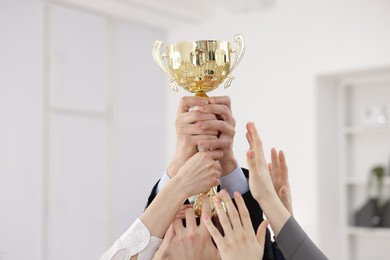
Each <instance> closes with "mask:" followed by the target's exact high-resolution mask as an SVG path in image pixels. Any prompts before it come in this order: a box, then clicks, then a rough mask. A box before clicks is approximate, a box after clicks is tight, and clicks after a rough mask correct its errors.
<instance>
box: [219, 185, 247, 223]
mask: <svg viewBox="0 0 390 260" xmlns="http://www.w3.org/2000/svg"><path fill="white" fill-rule="evenodd" d="M219 196H220V198H221V199H222V201H223V203H224V204H225V207H226V210H227V212H228V214H229V219H230V223H231V225H232V227H233V230H234V229H236V228H238V227H241V220H240V216H239V214H238V212H237V209H236V207H235V206H234V204H233V202H232V199H231V198H230V196H229V194H228V193H227V192H226V191H225V190H221V191H220V192H219ZM221 205H222V204H221ZM217 209H218V208H217ZM221 209H222V212H221V214H225V215H226V213H225V212H224V210H223V208H221ZM219 215H220V212H219V211H218V216H219ZM229 226H230V225H229ZM224 230H225V228H224ZM228 230H229V229H228Z"/></svg>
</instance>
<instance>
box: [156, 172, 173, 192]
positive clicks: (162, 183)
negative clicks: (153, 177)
mask: <svg viewBox="0 0 390 260" xmlns="http://www.w3.org/2000/svg"><path fill="white" fill-rule="evenodd" d="M170 180H171V177H169V175H168V173H167V172H165V173H164V174H163V176H162V177H161V179H160V181H159V182H158V185H157V189H156V192H157V193H159V192H160V190H161V189H162V188H163V187H164V186H165V184H167V183H168V181H170Z"/></svg>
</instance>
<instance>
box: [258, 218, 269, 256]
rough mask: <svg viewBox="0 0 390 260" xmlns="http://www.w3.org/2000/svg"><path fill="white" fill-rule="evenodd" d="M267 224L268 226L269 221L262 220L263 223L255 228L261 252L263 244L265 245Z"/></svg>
mask: <svg viewBox="0 0 390 260" xmlns="http://www.w3.org/2000/svg"><path fill="white" fill-rule="evenodd" d="M268 224H269V221H268V220H266V219H264V220H263V222H261V224H260V226H259V227H258V228H257V232H256V238H257V241H258V242H259V244H260V246H261V247H262V248H263V250H264V243H265V233H266V230H267V226H268Z"/></svg>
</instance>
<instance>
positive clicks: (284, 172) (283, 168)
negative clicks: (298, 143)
mask: <svg viewBox="0 0 390 260" xmlns="http://www.w3.org/2000/svg"><path fill="white" fill-rule="evenodd" d="M279 163H280V174H281V178H283V179H286V180H288V167H287V162H286V156H285V155H284V152H283V150H280V151H279Z"/></svg>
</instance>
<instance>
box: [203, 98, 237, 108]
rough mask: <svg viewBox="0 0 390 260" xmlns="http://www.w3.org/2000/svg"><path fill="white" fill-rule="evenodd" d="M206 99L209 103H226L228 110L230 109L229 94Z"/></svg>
mask: <svg viewBox="0 0 390 260" xmlns="http://www.w3.org/2000/svg"><path fill="white" fill-rule="evenodd" d="M208 101H209V103H210V104H223V105H226V106H227V107H228V108H229V110H230V111H231V110H232V106H231V99H230V97H229V96H220V97H209V98H208Z"/></svg>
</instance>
